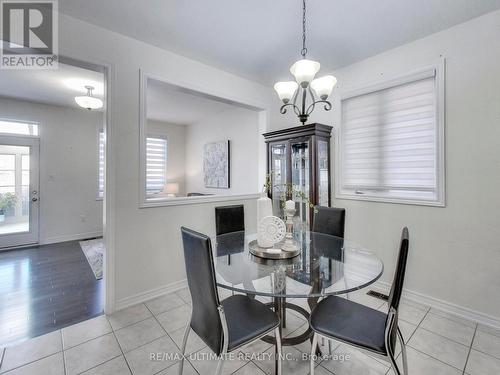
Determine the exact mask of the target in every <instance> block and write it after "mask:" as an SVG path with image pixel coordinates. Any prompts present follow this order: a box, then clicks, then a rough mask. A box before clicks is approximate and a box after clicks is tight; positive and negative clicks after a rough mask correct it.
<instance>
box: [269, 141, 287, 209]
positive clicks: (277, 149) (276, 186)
mask: <svg viewBox="0 0 500 375" xmlns="http://www.w3.org/2000/svg"><path fill="white" fill-rule="evenodd" d="M287 146H288V143H287V142H280V143H275V144H272V145H271V149H270V154H271V155H270V156H271V165H270V171H271V185H272V187H271V192H272V200H273V214H274V215H276V216H279V217H283V215H282V212H281V211H282V207H281V201H280V199H281V196H282V194H283V193H284V192H285V187H286V183H287Z"/></svg>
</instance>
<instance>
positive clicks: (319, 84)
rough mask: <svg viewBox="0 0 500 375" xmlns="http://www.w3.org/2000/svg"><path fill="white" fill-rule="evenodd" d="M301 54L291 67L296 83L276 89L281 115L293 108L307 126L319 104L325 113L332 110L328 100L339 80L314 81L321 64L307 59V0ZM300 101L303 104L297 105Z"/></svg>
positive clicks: (327, 78)
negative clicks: (279, 100) (299, 58)
mask: <svg viewBox="0 0 500 375" xmlns="http://www.w3.org/2000/svg"><path fill="white" fill-rule="evenodd" d="M300 54H301V55H302V59H301V60H298V61H297V62H296V63H295V64H293V65H292V66H291V67H290V73H292V75H293V76H294V77H295V81H286V82H277V83H276V84H275V85H274V89H275V90H276V92H277V93H278V96H279V98H280V99H281V101H282V102H283V105H282V106H281V108H280V113H281V114H285V113H286V111H287V109H288V107H291V108H292V109H293V111H294V112H295V114H296V115H297V117H298V118H299V121H300V122H301V123H302V124H305V123H306V121H307V119H308V118H309V115H310V114H311V113H312V112H313V111H314V108H315V107H316V105H317V104H324V109H325V111H329V110H331V109H332V103H330V102H329V101H328V100H327V99H328V97H329V96H330V94H331V93H332V90H333V87H334V86H335V84H336V83H337V78H335V77H334V76H332V75H328V76H324V77H320V78H316V79H314V76H315V75H316V73H318V71H319V68H320V64H319V62H317V61H312V60H308V59H307V58H306V55H307V48H306V0H302V50H301V51H300ZM308 96H309V97H310V104H309V105H307V102H308V99H307V97H308ZM299 100H301V102H300V103H297V102H298V101H299Z"/></svg>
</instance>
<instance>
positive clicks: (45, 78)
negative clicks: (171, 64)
mask: <svg viewBox="0 0 500 375" xmlns="http://www.w3.org/2000/svg"><path fill="white" fill-rule="evenodd" d="M108 69H109V67H107V66H106V67H104V66H101V65H96V64H92V63H87V62H82V61H77V60H73V59H68V58H62V57H61V58H60V63H59V68H58V69H56V70H50V71H49V70H46V71H45V70H44V71H42V70H33V71H28V70H26V71H0V291H1V293H0V347H4V346H10V345H14V344H15V343H16V342H19V341H22V340H25V339H27V338H32V337H35V336H39V335H43V334H46V333H49V332H51V331H54V330H57V329H60V328H63V327H66V326H68V325H71V324H75V323H79V322H81V321H84V320H87V319H90V318H93V317H95V316H98V315H101V314H103V312H104V311H103V310H104V307H105V300H106V297H108V295H107V293H106V289H107V285H106V284H107V283H108V282H109V281H108V278H107V273H106V270H105V267H104V266H105V265H106V264H108V262H107V261H106V260H105V257H107V251H106V247H105V245H104V239H103V237H104V222H105V220H104V213H105V209H104V206H105V203H106V202H107V198H106V185H107V181H106V163H107V159H106V148H107V147H106V130H107V120H108V116H109V115H108V110H107V109H108V107H107V77H108ZM86 86H92V87H93V91H92V93H91V96H94V97H95V98H98V99H99V100H100V101H101V103H102V105H101V107H100V108H91V109H89V108H88V106H87V105H86V103H87V102H88V100H87V101H86V100H85V99H87V96H89V95H88V90H87V87H86ZM77 99H83V102H82V101H81V100H80V103H79V100H77ZM81 103H83V104H81ZM107 267H109V264H108V265H107ZM111 307H112V306H111Z"/></svg>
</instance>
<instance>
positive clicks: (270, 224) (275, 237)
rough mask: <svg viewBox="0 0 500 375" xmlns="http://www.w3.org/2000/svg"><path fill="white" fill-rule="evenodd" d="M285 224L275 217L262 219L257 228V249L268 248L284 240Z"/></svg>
mask: <svg viewBox="0 0 500 375" xmlns="http://www.w3.org/2000/svg"><path fill="white" fill-rule="evenodd" d="M285 233H286V226H285V222H284V221H283V220H281V219H280V218H279V217H276V216H266V217H264V218H263V219H262V220H261V221H260V223H259V226H258V227H257V243H258V244H259V247H262V248H269V247H273V246H274V244H276V243H278V242H280V241H282V240H283V238H285Z"/></svg>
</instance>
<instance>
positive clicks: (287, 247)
mask: <svg viewBox="0 0 500 375" xmlns="http://www.w3.org/2000/svg"><path fill="white" fill-rule="evenodd" d="M284 211H285V217H286V221H285V224H286V234H285V242H284V243H283V245H282V246H281V250H283V251H289V252H297V251H299V246H298V244H297V242H296V241H295V240H294V238H293V217H294V215H295V211H296V209H295V202H294V201H292V200H288V201H286V202H285V209H284Z"/></svg>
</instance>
